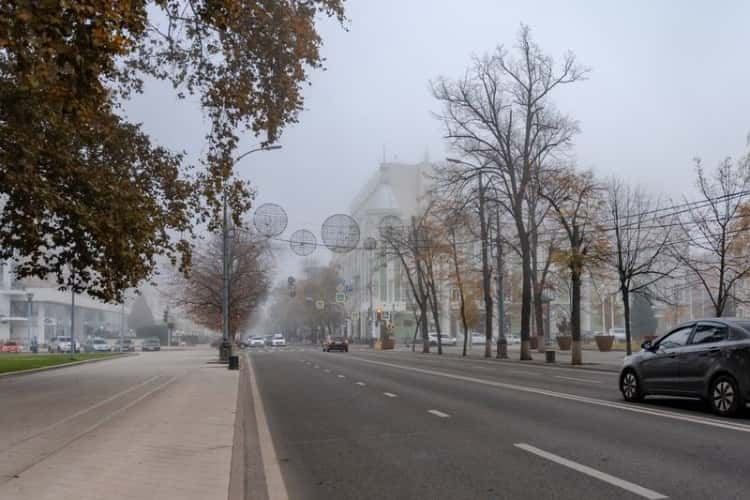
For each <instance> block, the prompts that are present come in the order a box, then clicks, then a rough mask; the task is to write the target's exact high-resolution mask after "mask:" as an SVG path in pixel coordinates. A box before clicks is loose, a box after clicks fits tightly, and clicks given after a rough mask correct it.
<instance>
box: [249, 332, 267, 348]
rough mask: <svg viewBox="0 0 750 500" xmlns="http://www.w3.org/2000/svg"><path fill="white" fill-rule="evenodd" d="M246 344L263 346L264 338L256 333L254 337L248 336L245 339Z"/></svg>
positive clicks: (264, 344) (264, 343)
mask: <svg viewBox="0 0 750 500" xmlns="http://www.w3.org/2000/svg"><path fill="white" fill-rule="evenodd" d="M247 346H248V347H265V346H266V339H264V338H263V337H260V336H258V335H256V336H255V337H250V338H249V339H247Z"/></svg>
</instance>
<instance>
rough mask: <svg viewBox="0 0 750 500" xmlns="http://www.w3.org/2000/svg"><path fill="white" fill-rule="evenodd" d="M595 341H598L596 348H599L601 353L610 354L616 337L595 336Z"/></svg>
mask: <svg viewBox="0 0 750 500" xmlns="http://www.w3.org/2000/svg"><path fill="white" fill-rule="evenodd" d="M594 340H596V347H598V348H599V351H601V352H609V351H611V350H612V344H613V343H614V341H615V336H614V335H595V336H594Z"/></svg>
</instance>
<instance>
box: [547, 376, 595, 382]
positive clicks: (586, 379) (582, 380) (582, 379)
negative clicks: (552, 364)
mask: <svg viewBox="0 0 750 500" xmlns="http://www.w3.org/2000/svg"><path fill="white" fill-rule="evenodd" d="M555 378H562V379H565V380H575V381H576V382H588V383H589V384H601V381H599V380H591V379H588V378H576V377H563V376H562V375H555Z"/></svg>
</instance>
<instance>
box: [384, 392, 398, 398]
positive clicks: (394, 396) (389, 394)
mask: <svg viewBox="0 0 750 500" xmlns="http://www.w3.org/2000/svg"><path fill="white" fill-rule="evenodd" d="M383 395H384V396H388V397H389V398H396V397H398V396H396V395H395V394H393V393H392V392H384V393H383Z"/></svg>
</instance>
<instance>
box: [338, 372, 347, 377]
mask: <svg viewBox="0 0 750 500" xmlns="http://www.w3.org/2000/svg"><path fill="white" fill-rule="evenodd" d="M336 376H337V377H338V378H346V377H345V376H344V375H341V374H340V373H339V374H338V375H336Z"/></svg>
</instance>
